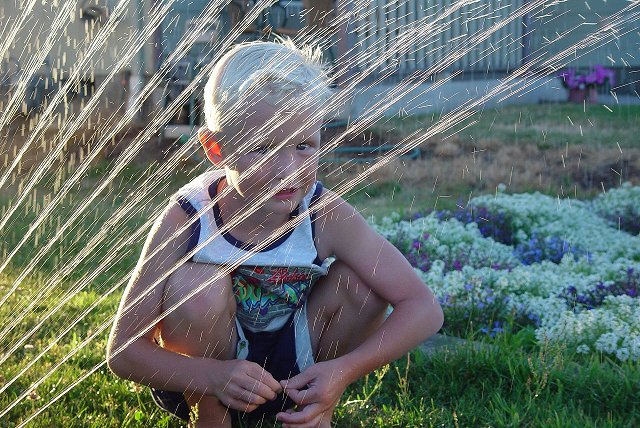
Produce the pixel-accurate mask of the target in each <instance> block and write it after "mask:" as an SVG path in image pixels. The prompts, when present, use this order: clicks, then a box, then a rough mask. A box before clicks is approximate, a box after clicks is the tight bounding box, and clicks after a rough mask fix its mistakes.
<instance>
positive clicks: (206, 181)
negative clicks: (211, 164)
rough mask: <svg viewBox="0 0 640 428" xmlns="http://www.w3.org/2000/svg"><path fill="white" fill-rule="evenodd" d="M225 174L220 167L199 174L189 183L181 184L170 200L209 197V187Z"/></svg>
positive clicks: (190, 199)
mask: <svg viewBox="0 0 640 428" xmlns="http://www.w3.org/2000/svg"><path fill="white" fill-rule="evenodd" d="M224 176H225V172H224V170H222V169H214V170H211V171H207V172H205V173H203V174H200V175H199V176H197V177H196V178H194V179H193V180H191V181H190V182H189V183H187V184H185V185H184V186H182V187H181V188H180V189H178V191H177V192H176V193H174V194H173V196H172V197H171V199H172V201H180V200H188V201H201V200H207V199H209V195H210V187H211V186H212V185H213V184H214V183H217V182H218V180H220V179H221V178H223V177H224Z"/></svg>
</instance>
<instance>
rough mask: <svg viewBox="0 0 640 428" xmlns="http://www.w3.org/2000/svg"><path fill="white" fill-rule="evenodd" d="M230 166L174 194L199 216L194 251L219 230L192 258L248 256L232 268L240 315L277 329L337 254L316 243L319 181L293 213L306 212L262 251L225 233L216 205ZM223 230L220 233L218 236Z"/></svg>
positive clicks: (226, 261)
mask: <svg viewBox="0 0 640 428" xmlns="http://www.w3.org/2000/svg"><path fill="white" fill-rule="evenodd" d="M223 178H224V171H222V170H214V171H211V172H207V173H205V174H202V175H201V176H199V177H197V178H196V179H195V180H193V181H192V182H191V183H189V184H187V185H186V186H184V187H183V188H181V189H180V190H179V191H178V192H177V193H176V194H175V195H174V197H173V199H174V200H175V201H176V202H178V203H179V204H180V206H181V207H182V208H183V209H184V210H185V212H186V213H187V214H188V215H189V216H191V217H192V218H194V220H195V221H194V222H193V223H192V226H191V231H192V232H191V239H190V242H189V249H188V251H190V250H192V249H193V248H195V247H196V246H198V245H199V244H201V243H203V242H205V241H206V240H207V239H208V238H209V237H211V236H213V235H217V236H216V237H215V238H214V239H212V240H211V241H210V242H208V243H207V244H206V245H205V246H204V247H203V248H201V249H200V250H199V251H198V252H196V253H195V254H194V256H193V258H192V260H193V261H194V262H197V263H214V264H218V265H222V266H224V265H231V264H235V263H237V262H238V261H239V260H241V259H242V258H245V257H248V258H247V259H246V260H245V261H243V262H242V264H241V265H240V266H239V267H238V268H236V269H235V270H234V271H233V272H232V273H231V280H232V284H233V292H234V295H235V298H236V303H237V309H236V317H237V318H238V320H239V321H240V324H241V325H242V327H243V328H246V329H248V330H250V331H253V332H259V331H270V332H271V331H276V330H279V329H280V328H282V326H283V325H284V324H285V322H286V321H287V320H288V319H289V318H290V316H291V314H292V313H293V312H294V311H295V310H296V309H297V308H299V307H300V306H302V305H303V304H304V303H305V300H306V298H307V296H308V294H309V291H310V290H311V287H312V286H313V284H314V283H315V281H317V279H318V278H320V277H322V276H324V275H326V274H327V272H328V268H329V265H330V264H331V262H332V261H333V258H331V257H330V258H327V259H326V260H324V261H323V260H320V259H319V258H318V252H317V250H316V247H315V244H314V242H313V238H314V234H315V230H314V229H315V228H314V220H315V215H314V214H310V213H309V207H310V206H313V204H314V203H315V202H316V201H317V199H318V198H319V196H320V195H321V193H322V184H321V183H320V182H316V184H315V186H314V187H313V188H312V189H311V191H310V192H309V193H308V194H307V195H305V197H304V198H303V200H302V202H301V203H300V205H299V206H298V207H297V208H296V209H295V210H294V211H293V212H292V213H291V215H292V216H304V217H303V219H302V221H301V222H300V223H299V224H298V225H297V226H296V227H295V228H294V229H292V230H290V231H288V232H287V233H285V234H284V235H283V236H281V237H279V238H278V239H277V240H276V241H274V242H273V243H271V244H269V245H268V246H267V247H265V248H264V249H262V250H260V251H252V250H253V246H252V245H251V244H248V243H244V242H242V241H239V240H237V239H235V238H234V237H233V236H232V235H231V234H230V233H228V232H224V233H222V234H219V228H221V227H222V226H223V223H222V216H221V215H220V210H219V208H218V206H217V204H216V205H214V206H213V208H210V209H206V210H205V209H204V208H205V207H206V206H207V205H210V203H211V200H212V199H213V198H214V197H215V196H216V193H217V189H218V183H219V182H220V180H222V179H223ZM218 234H219V235H218Z"/></svg>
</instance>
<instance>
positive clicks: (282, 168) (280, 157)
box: [275, 153, 300, 178]
mask: <svg viewBox="0 0 640 428" xmlns="http://www.w3.org/2000/svg"><path fill="white" fill-rule="evenodd" d="M275 166H276V168H277V169H276V171H277V173H278V177H279V178H287V177H289V176H290V175H292V174H295V173H296V172H297V171H298V169H299V167H300V166H299V165H298V162H296V157H295V156H293V155H292V154H290V153H278V154H277V155H276V159H275Z"/></svg>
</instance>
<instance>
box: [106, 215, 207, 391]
mask: <svg viewBox="0 0 640 428" xmlns="http://www.w3.org/2000/svg"><path fill="white" fill-rule="evenodd" d="M186 221H187V216H186V214H185V213H184V211H183V210H182V209H181V208H180V207H179V206H178V205H177V204H175V203H174V204H171V205H170V206H169V207H168V208H167V209H166V210H165V211H164V212H163V213H162V215H161V216H160V217H159V218H158V220H157V221H156V222H155V223H154V225H153V228H152V230H151V232H150V233H149V236H148V238H147V241H146V243H145V245H144V248H143V250H142V254H141V255H140V259H139V261H138V265H137V266H136V268H135V270H134V273H133V275H132V277H131V280H130V281H129V284H128V285H127V288H126V290H125V292H124V294H123V296H122V300H121V301H120V307H119V308H118V312H117V314H116V317H115V322H114V324H113V327H112V330H111V335H110V336H109V343H108V346H107V363H108V365H109V368H111V370H112V371H113V372H114V373H115V374H117V375H118V376H120V377H122V378H126V379H130V380H133V381H135V382H138V383H142V384H145V385H149V386H154V387H161V388H166V389H169V390H186V389H187V386H189V387H190V388H193V389H194V390H195V389H199V387H202V385H198V384H197V383H198V382H197V379H198V376H197V373H198V371H199V367H198V366H199V365H200V364H199V363H200V362H199V361H198V360H197V359H193V358H189V357H187V356H184V355H180V354H176V353H173V352H168V351H166V350H163V349H162V348H160V347H159V346H158V345H157V344H156V343H155V341H154V337H155V336H156V334H157V332H158V330H159V329H160V327H161V323H156V319H157V318H158V316H160V314H161V311H162V298H163V290H164V285H165V282H166V279H164V280H159V278H160V277H161V276H162V275H163V274H165V273H166V272H167V271H169V270H170V269H171V268H172V267H174V265H175V264H176V263H177V262H178V261H179V259H180V258H181V256H182V255H184V253H185V251H186V248H187V242H188V239H189V233H190V231H189V229H188V228H187V229H186V230H185V231H184V232H182V233H180V234H179V235H178V236H177V237H175V238H172V236H173V235H174V234H175V233H176V232H177V230H178V229H179V228H180V227H181V226H183V225H184V224H185V223H186ZM167 241H170V242H169V243H168V244H167V245H166V246H165V247H164V248H163V249H160V250H158V249H159V248H160V247H161V246H162V245H163V244H164V243H165V242H167ZM156 251H157V254H156V255H153V256H151V257H150V255H151V254H153V253H154V252H156ZM147 258H148V260H145V259H147ZM142 329H144V331H142ZM131 340H133V341H131ZM130 341H131V343H129V344H128V345H126V344H127V342H130ZM125 345H126V347H125ZM167 374H171V375H170V376H167Z"/></svg>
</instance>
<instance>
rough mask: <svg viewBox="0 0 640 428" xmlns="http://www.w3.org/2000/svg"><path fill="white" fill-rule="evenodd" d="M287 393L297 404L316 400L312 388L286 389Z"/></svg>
mask: <svg viewBox="0 0 640 428" xmlns="http://www.w3.org/2000/svg"><path fill="white" fill-rule="evenodd" d="M285 394H287V396H288V397H289V398H291V399H292V400H293V402H294V403H296V404H297V405H303V404H309V403H313V402H315V398H316V397H315V394H314V393H313V390H312V389H302V390H300V389H295V388H287V389H285Z"/></svg>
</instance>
